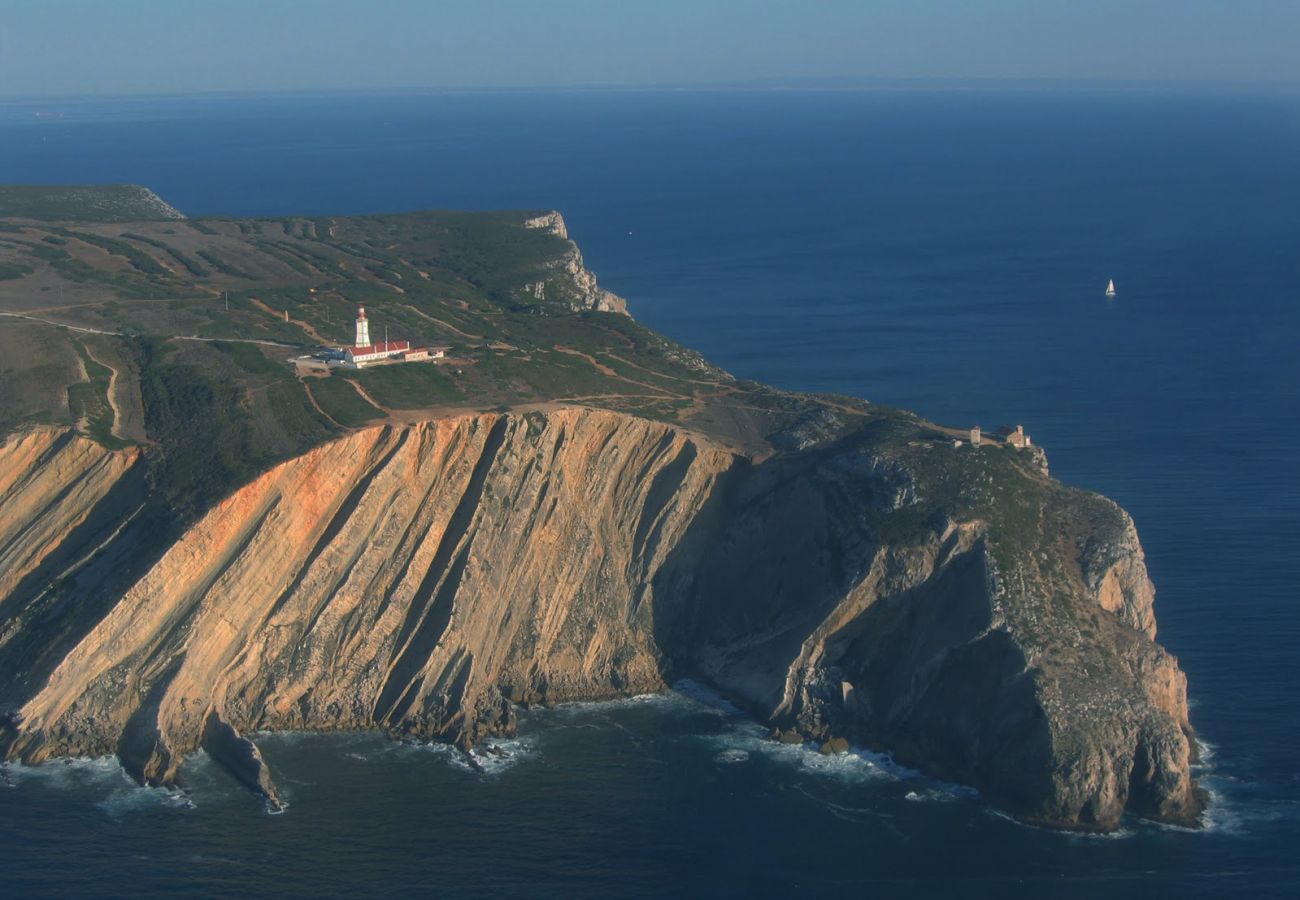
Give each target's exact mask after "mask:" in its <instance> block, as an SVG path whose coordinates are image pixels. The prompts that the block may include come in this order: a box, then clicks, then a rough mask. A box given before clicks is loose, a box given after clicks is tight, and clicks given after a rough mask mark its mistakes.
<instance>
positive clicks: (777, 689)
mask: <svg viewBox="0 0 1300 900" xmlns="http://www.w3.org/2000/svg"><path fill="white" fill-rule="evenodd" d="M60 441H62V442H63V445H62V446H61V448H59V449H57V450H55V449H54V448H55V447H56V445H58V444H59V442H60ZM85 443H86V442H84V441H81V442H78V440H71V441H69V440H68V439H67V438H60V437H58V436H57V435H56V434H54V433H52V432H51V433H36V434H32V435H27V436H25V437H22V438H18V439H14V440H11V442H10V443H8V444H6V445H5V447H4V448H3V451H0V452H3V453H5V454H8V455H7V456H6V457H5V458H7V459H12V460H14V461H16V462H15V465H14V466H8V467H6V468H5V469H4V470H3V471H0V497H6V498H9V497H12V498H17V499H14V500H5V503H6V506H5V507H4V508H5V511H6V515H5V517H4V524H3V525H2V526H0V542H2V543H0V552H4V553H9V552H10V550H9V548H10V547H11V546H13V547H15V548H22V547H25V548H26V549H16V550H14V554H15V555H14V558H15V559H20V560H26V561H25V562H21V563H20V567H21V566H26V567H27V568H28V569H30V568H31V567H32V566H33V565H37V564H39V560H38V559H37V557H38V556H39V554H40V552H46V553H49V552H57V549H58V547H59V545H60V541H61V540H62V537H61V536H62V535H63V534H65V533H66V532H67V529H68V527H69V525H68V523H72V522H74V521H75V519H76V516H77V510H79V509H84V508H85V507H87V505H89V506H94V493H93V491H91V487H90V486H91V485H95V484H99V485H101V487H100V488H98V490H99V492H100V496H102V495H103V494H104V493H105V492H106V490H111V486H110V487H107V488H106V487H104V486H103V485H109V484H110V482H111V481H112V480H113V478H115V477H116V478H117V479H118V481H119V482H121V481H122V480H123V479H125V478H126V477H127V473H128V472H129V471H131V467H132V466H134V465H135V464H136V459H135V457H134V455H132V454H126V453H123V454H109V453H107V452H106V451H102V450H100V449H99V448H95V447H93V445H91V446H89V447H83V446H81V445H82V444H85ZM42 447H43V448H45V449H42ZM945 452H946V451H945ZM78 453H79V454H80V456H78V455H76V454H78ZM65 454H72V455H68V456H67V457H66V459H65V458H64V455H65ZM60 459H64V462H63V463H59V462H58V461H59V460H60ZM18 469H21V470H22V471H24V472H27V473H28V474H27V475H26V476H21V475H18V476H14V475H12V473H13V472H14V471H16V470H18ZM24 477H26V482H24V480H23V479H24ZM908 478H909V475H908V473H907V471H906V470H904V469H902V468H900V467H899V466H897V465H891V464H886V463H885V462H882V460H880V459H877V458H875V457H874V456H872V455H871V450H870V448H868V447H865V446H845V447H843V448H837V449H832V450H829V451H828V450H823V451H819V452H817V453H791V454H787V455H778V456H777V457H776V458H774V459H771V460H768V461H766V462H764V463H762V464H758V463H755V462H754V461H752V460H749V459H746V458H742V457H738V456H736V455H735V454H734V453H732V452H731V451H728V450H726V449H724V448H721V447H718V446H715V445H713V444H711V443H710V442H708V441H707V440H705V439H702V438H699V437H698V436H694V435H690V434H688V433H686V432H684V431H682V430H680V429H676V428H673V427H671V426H668V425H663V424H658V423H653V422H649V421H645V420H641V419H636V418H632V417H628V416H625V415H620V414H615V413H607V412H600V411H593V410H585V409H566V410H560V411H557V412H552V413H547V414H542V413H527V414H506V415H496V414H483V415H469V416H461V417H456V418H451V419H446V420H441V421H432V422H426V423H421V424H418V425H413V426H409V427H405V428H391V427H383V428H374V429H370V430H366V431H362V432H358V433H355V434H352V435H351V436H349V437H347V438H344V439H342V440H339V441H336V442H334V443H331V444H328V445H325V446H322V447H320V448H318V449H316V450H314V451H312V452H310V453H308V454H306V455H304V456H302V457H300V458H298V459H295V460H292V461H290V462H287V463H285V464H283V465H281V466H279V467H277V468H275V469H273V470H271V471H269V472H267V473H265V474H264V475H262V476H261V477H260V478H258V479H257V480H256V481H254V482H253V483H251V484H249V485H247V486H246V487H244V488H242V489H240V490H239V491H237V492H236V493H235V494H233V495H232V496H230V497H229V498H227V499H226V500H225V501H224V502H223V503H221V504H220V505H219V506H217V507H216V508H214V509H212V510H210V511H209V512H208V513H207V514H206V515H205V516H203V517H202V518H201V519H200V520H199V521H198V522H196V523H195V524H194V525H193V526H192V527H190V528H189V529H188V531H186V533H185V534H184V535H183V536H182V537H181V538H180V539H179V540H177V541H176V542H175V543H173V544H171V545H170V546H169V547H167V548H166V550H165V552H162V553H161V555H160V556H159V557H158V558H157V561H156V562H153V563H152V564H150V565H149V566H148V568H147V570H145V571H144V572H143V574H142V575H141V576H140V577H138V578H136V579H134V580H133V582H132V583H130V584H129V585H127V586H125V587H124V589H123V590H122V591H121V593H120V595H118V596H116V599H115V600H114V601H113V602H112V603H110V604H108V605H107V606H106V607H105V608H104V610H103V613H102V615H98V616H97V618H96V619H95V620H94V621H93V623H90V624H89V625H88V626H86V627H84V628H82V629H81V630H78V631H76V632H75V633H73V632H68V633H73V634H74V637H75V640H71V639H68V640H65V644H66V645H67V646H64V645H63V644H57V642H53V641H51V642H47V643H49V646H52V647H53V646H59V647H60V648H61V649H60V650H59V653H58V655H57V656H54V657H52V661H51V663H50V664H49V665H48V667H47V668H46V669H43V670H41V674H40V677H35V676H33V677H32V679H31V683H30V684H27V683H25V682H22V680H21V679H17V678H16V679H14V680H13V683H11V684H10V685H8V687H7V690H5V692H4V693H2V694H0V697H11V698H16V699H14V700H13V702H12V703H11V704H10V709H8V710H6V711H7V712H9V713H10V714H11V715H10V724H9V726H8V729H7V733H6V736H5V737H4V739H3V740H4V743H3V744H0V747H4V748H5V752H6V755H7V756H8V757H10V758H19V759H22V760H24V761H27V762H39V761H41V760H43V759H47V758H49V757H51V756H57V755H65V754H82V753H117V754H118V755H119V757H120V758H121V759H122V761H123V763H124V764H125V765H126V767H127V768H128V770H129V771H131V772H133V773H134V774H136V775H137V777H139V778H141V779H142V780H145V781H150V782H169V781H172V780H174V779H175V777H176V774H177V770H178V767H179V765H180V763H181V762H182V760H183V759H184V757H185V755H186V754H188V753H190V752H192V751H194V750H195V749H196V748H198V747H199V746H201V745H208V746H211V747H212V748H216V749H215V750H214V752H215V753H218V754H219V755H220V756H222V757H223V758H227V759H230V760H231V761H232V762H231V766H232V771H235V772H236V774H237V776H238V777H239V778H240V779H241V780H242V781H244V782H245V783H246V784H249V785H250V786H254V787H255V788H256V789H257V790H259V791H260V792H262V793H264V794H265V795H266V796H267V797H268V801H269V802H272V801H274V798H275V792H274V787H273V786H272V785H270V783H269V781H267V780H266V778H265V771H264V770H261V771H260V766H261V760H260V756H259V755H258V753H257V749H256V747H254V746H253V745H252V744H251V742H249V741H247V739H246V738H245V737H243V734H247V733H249V732H252V731H256V730H261V729H289V728H298V729H301V728H309V729H344V728H374V727H379V728H384V729H387V730H390V731H392V732H394V733H398V734H410V735H414V736H419V737H430V738H433V737H442V738H445V739H451V740H456V741H459V742H461V743H462V744H469V743H473V742H474V741H476V740H477V739H479V738H480V737H482V736H483V735H485V734H489V733H492V732H493V731H498V730H504V731H508V730H510V729H511V728H513V712H512V709H513V707H512V703H515V702H534V701H548V700H561V699H569V698H574V699H577V698H600V697H607V696H615V695H618V694H623V693H629V692H639V691H646V690H653V689H657V688H658V687H660V686H662V684H663V683H664V680H665V679H671V678H673V677H677V676H678V675H682V674H691V675H694V676H696V677H700V678H704V679H706V680H708V681H709V682H710V683H712V684H714V685H715V686H717V687H718V688H719V689H721V690H723V691H724V692H726V693H727V694H728V695H729V696H731V697H732V698H733V699H735V700H737V701H738V702H740V703H742V704H744V705H745V706H747V707H748V708H749V709H751V710H752V711H754V713H755V714H756V715H757V716H759V717H761V718H763V719H765V720H768V721H771V722H773V723H775V724H778V725H780V726H781V727H782V728H785V729H795V730H797V731H798V732H799V733H802V734H804V735H806V736H809V737H817V738H819V739H828V738H836V737H849V738H852V739H854V740H858V741H861V742H864V743H867V744H871V745H873V746H879V747H887V748H889V749H892V750H894V751H896V752H897V753H898V754H899V756H900V757H901V758H903V759H904V760H905V761H907V762H910V763H912V764H915V765H922V766H924V767H925V768H927V769H929V770H931V771H935V772H938V773H941V774H943V775H945V776H947V777H950V778H954V779H957V780H961V781H965V782H968V783H973V784H976V785H977V786H979V787H980V788H981V789H983V790H985V791H986V792H987V793H988V795H989V796H990V797H991V798H992V799H994V800H995V801H996V802H999V803H1001V804H1002V805H1004V806H1006V807H1007V808H1009V809H1011V810H1012V811H1013V812H1016V813H1017V814H1020V815H1023V816H1025V817H1026V818H1030V819H1034V820H1036V821H1042V822H1046V823H1050V824H1054V825H1064V826H1067V827H1083V828H1097V829H1105V828H1111V827H1115V825H1116V824H1117V823H1118V820H1119V816H1120V815H1121V814H1122V812H1123V811H1124V810H1125V809H1126V808H1127V809H1131V810H1134V811H1136V812H1138V813H1140V814H1143V815H1148V816H1152V817H1154V818H1159V819H1164V820H1170V821H1179V822H1189V821H1193V820H1194V819H1195V817H1196V815H1197V814H1198V813H1199V811H1200V799H1199V796H1198V794H1197V792H1196V789H1195V786H1194V784H1193V783H1192V781H1191V778H1190V775H1189V756H1190V749H1189V746H1190V745H1189V738H1188V736H1189V734H1190V726H1189V725H1188V723H1187V710H1186V685H1185V681H1184V679H1183V676H1182V673H1181V672H1180V671H1179V670H1178V668H1177V664H1176V662H1175V661H1174V660H1173V659H1172V657H1170V656H1169V655H1168V654H1166V653H1165V652H1164V651H1163V650H1161V649H1160V648H1159V647H1158V646H1157V645H1156V644H1155V643H1154V642H1153V641H1152V640H1151V636H1150V635H1151V633H1153V628H1154V619H1153V617H1152V616H1151V611H1150V607H1151V600H1152V596H1153V594H1152V591H1151V588H1150V583H1149V581H1148V580H1147V578H1146V573H1145V568H1144V566H1143V564H1142V557H1141V548H1140V545H1138V543H1137V538H1136V533H1135V532H1133V531H1132V524H1131V522H1128V520H1127V517H1122V519H1121V518H1120V517H1119V516H1115V517H1112V518H1113V520H1114V523H1117V524H1113V525H1108V526H1105V527H1103V526H1100V525H1099V526H1096V529H1097V530H1098V533H1097V534H1095V535H1093V534H1092V533H1091V532H1089V533H1088V534H1087V535H1084V536H1083V537H1081V538H1080V539H1079V546H1080V547H1082V549H1080V550H1078V551H1077V552H1076V551H1071V552H1070V553H1066V552H1064V551H1063V552H1062V554H1061V559H1059V560H1055V561H1053V563H1052V565H1051V566H1048V565H1047V564H1040V563H1039V562H1036V561H1034V560H1037V559H1038V558H1039V555H1037V554H1029V553H1025V554H1023V556H1024V557H1025V561H1023V562H1020V561H1017V562H1015V563H1014V564H1013V566H1012V568H1011V569H1010V570H1007V569H1006V567H1005V560H1006V559H1008V558H1009V557H1008V555H1007V553H1006V552H1005V546H1003V547H1002V552H995V550H997V549H998V547H999V546H1000V545H999V543H998V542H999V541H1003V542H1005V540H1006V539H1005V538H1003V537H1000V536H999V535H1000V534H1001V532H1000V530H999V526H998V523H996V522H992V523H990V522H984V521H974V520H972V521H942V522H938V521H936V522H934V523H932V525H930V526H926V528H925V529H922V530H921V531H920V532H918V533H917V535H914V536H912V537H909V538H908V539H907V540H893V541H892V542H891V541H885V540H883V539H882V538H881V536H880V534H879V533H878V532H877V530H876V526H875V525H873V524H872V523H873V522H878V521H880V519H879V516H880V515H883V514H885V513H888V512H890V511H891V510H896V509H900V508H905V507H906V506H907V505H908V504H909V503H912V502H914V501H915V497H916V496H917V494H918V490H917V488H916V486H915V485H913V484H911V483H910V482H909V481H908ZM4 479H7V480H4ZM24 483H26V484H28V485H29V486H28V487H23V486H22V485H23V484H24ZM1043 483H1044V484H1045V485H1046V484H1048V483H1047V482H1046V481H1044V482H1043ZM40 484H46V485H47V486H45V487H39V485H40ZM60 485H62V486H63V487H60ZM78 485H79V486H82V487H79V488H77V489H75V490H73V489H67V490H65V489H64V488H70V486H78ZM42 491H43V492H44V493H41V492H42ZM80 492H85V496H84V497H82V499H81V500H80V501H75V502H74V500H73V499H72V498H74V497H77V496H78V495H79V493H80ZM1043 492H1044V496H1049V495H1051V496H1055V495H1054V494H1052V492H1051V491H1050V490H1049V489H1048V488H1047V487H1044V488H1043ZM41 497H46V498H47V499H45V500H41V499H40V498H41ZM50 497H55V498H57V499H48V498H50ZM24 498H25V499H24ZM58 504H65V506H59V505H58ZM10 510H15V511H17V514H16V515H11V514H10ZM82 514H83V515H85V513H84V512H83V513H82ZM1051 514H1052V515H1060V516H1065V515H1067V513H1066V512H1057V513H1051ZM1103 519H1104V517H1103ZM19 520H21V522H20V523H19V524H10V522H11V521H13V522H18V521H19ZM56 522H63V523H64V524H63V530H62V531H60V529H59V528H58V527H55V524H54V523H56ZM29 533H30V534H31V535H33V537H32V538H31V539H29V540H26V543H24V541H23V539H21V536H22V535H24V534H29ZM15 535H17V536H18V537H17V538H16V537H14V536H15ZM36 535H41V536H42V537H36ZM1085 538H1086V540H1085ZM1072 546H1073V545H1072ZM41 547H43V548H45V549H44V551H42V550H41V549H40V548H41ZM50 548H54V549H53V550H50ZM999 559H1002V560H1003V564H1002V566H1001V567H1000V566H999V563H998V562H997V560H999ZM33 560H35V562H33ZM15 571H19V570H18V569H15ZM11 583H12V579H11V581H9V582H4V584H6V585H9V584H11ZM6 590H8V588H6ZM1048 596H1051V597H1053V598H1056V599H1054V600H1053V601H1052V603H1045V602H1044V599H1043V598H1044V597H1048ZM1061 598H1064V599H1061ZM6 602H8V601H7V595H6V594H3V593H0V610H3V609H4V606H3V604H5V603H6ZM15 621H17V620H15ZM21 633H22V632H21V629H20V630H19V631H18V632H16V634H18V635H21ZM60 634H64V632H60ZM1085 634H1086V635H1087V636H1088V637H1087V638H1086V639H1085V638H1084V637H1082V636H1083V635H1085ZM41 646H45V645H44V644H42V645H41ZM42 653H43V656H42V658H51V654H52V653H53V651H42ZM1080 659H1085V660H1086V665H1079V664H1078V662H1079V660H1080ZM0 672H2V670H0ZM4 687H5V686H4V685H0V688H4Z"/></svg>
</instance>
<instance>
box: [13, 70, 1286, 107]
mask: <svg viewBox="0 0 1300 900" xmlns="http://www.w3.org/2000/svg"><path fill="white" fill-rule="evenodd" d="M999 87H1001V88H1006V89H1012V88H1016V89H1021V90H1027V89H1040V90H1050V89H1053V88H1055V89H1065V90H1088V89H1093V90H1111V91H1124V92H1128V91H1143V90H1162V91H1167V90H1184V91H1195V90H1207V89H1214V90H1227V91H1249V90H1268V91H1288V90H1300V80H1219V79H1175V78H1154V79H1134V78H1109V77H1104V76H1032V77H1002V76H964V75H961V76H953V75H922V76H878V75H844V76H840V75H829V76H809V77H790V78H787V77H766V78H753V79H745V80H734V81H700V82H662V83H641V84H622V83H610V82H605V83H589V84H552V85H478V86H473V85H461V86H435V85H386V86H367V87H343V86H333V87H324V86H323V87H284V88H200V89H194V90H184V91H93V92H87V93H66V94H65V93H50V94H4V93H0V103H39V102H51V101H54V102H57V101H86V100H151V99H158V100H161V99H183V98H202V99H218V98H223V97H229V98H236V97H248V98H254V97H291V96H339V95H432V94H525V93H526V94H542V93H554V94H564V93H619V92H627V93H650V92H664V93H672V92H681V93H693V92H699V93H707V92H718V91H728V92H753V93H798V92H808V93H813V92H825V93H831V92H841V93H854V92H869V91H873V90H891V89H893V90H918V91H919V90H941V89H947V90H955V89H963V88H964V89H968V90H972V89H979V88H985V89H988V88H999Z"/></svg>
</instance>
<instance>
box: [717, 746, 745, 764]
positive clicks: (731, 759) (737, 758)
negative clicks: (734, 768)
mask: <svg viewBox="0 0 1300 900" xmlns="http://www.w3.org/2000/svg"><path fill="white" fill-rule="evenodd" d="M713 761H714V762H715V763H720V764H722V765H734V764H735V763H743V762H749V751H747V750H736V749H731V750H723V751H722V752H721V753H719V754H718V755H717V756H715V757H713Z"/></svg>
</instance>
